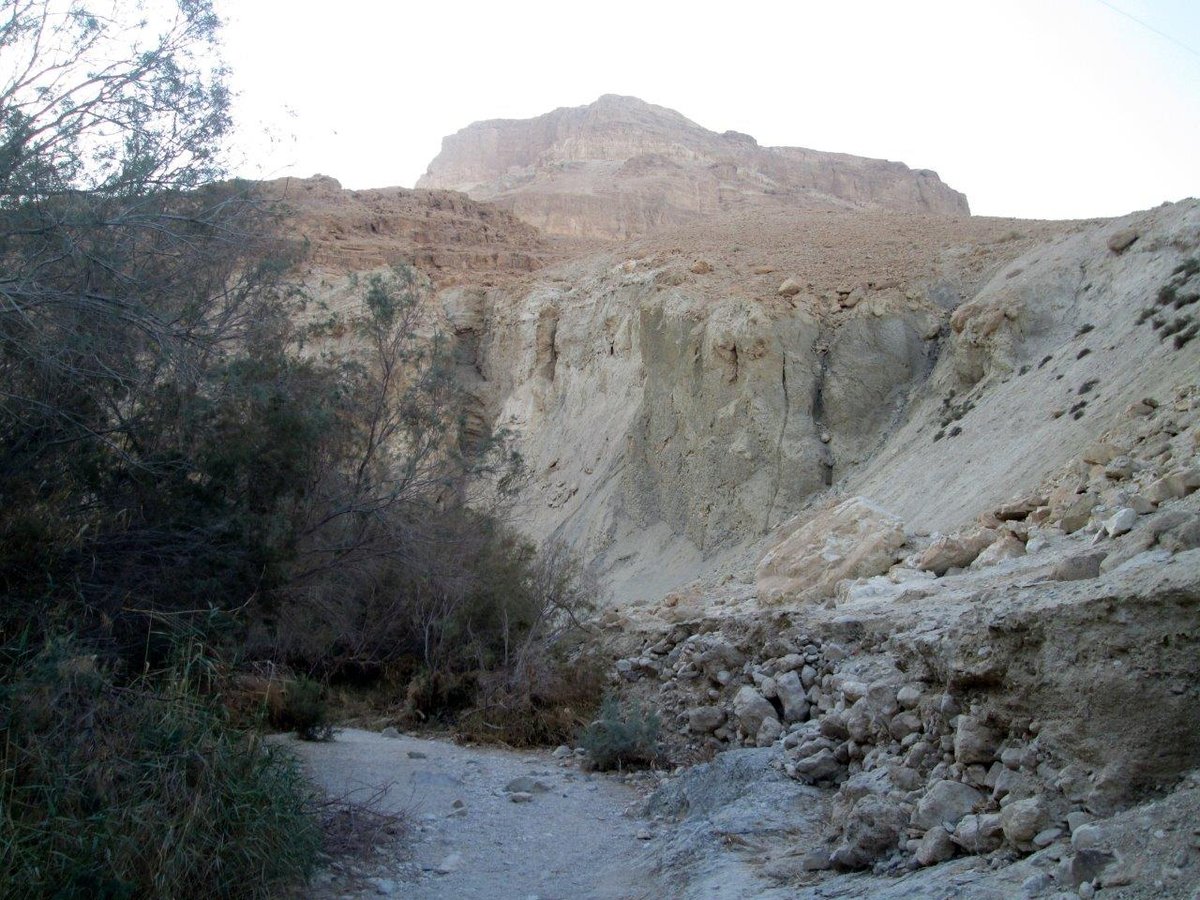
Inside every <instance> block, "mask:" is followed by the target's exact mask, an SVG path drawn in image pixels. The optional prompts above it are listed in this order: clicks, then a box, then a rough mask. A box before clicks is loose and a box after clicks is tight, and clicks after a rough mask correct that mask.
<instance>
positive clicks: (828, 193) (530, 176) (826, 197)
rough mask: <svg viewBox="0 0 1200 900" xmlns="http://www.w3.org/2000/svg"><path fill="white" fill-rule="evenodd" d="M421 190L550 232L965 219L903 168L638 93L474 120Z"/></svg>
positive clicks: (954, 197)
mask: <svg viewBox="0 0 1200 900" xmlns="http://www.w3.org/2000/svg"><path fill="white" fill-rule="evenodd" d="M417 186H418V187H424V188H447V189H450V190H456V191H463V192H465V193H467V194H469V195H470V196H471V197H473V198H475V199H477V200H488V201H491V202H494V203H495V204H496V205H498V206H500V207H502V208H505V209H508V210H511V211H512V212H513V213H514V214H515V215H516V216H518V217H519V218H521V219H523V220H524V221H526V222H530V223H531V224H533V225H536V226H537V227H538V228H540V229H542V230H544V231H545V232H547V233H550V234H563V235H574V236H584V237H595V238H628V237H637V236H641V235H645V234H648V233H651V232H654V231H658V230H661V229H664V228H670V227H672V226H676V225H681V224H685V223H688V222H694V221H699V220H702V219H704V218H705V217H709V216H712V215H713V214H717V213H723V212H729V211H733V210H745V209H789V210H796V211H800V210H810V211H811V210H819V209H887V210H895V211H901V212H913V213H933V214H937V215H954V216H965V215H967V214H968V212H969V211H968V207H967V200H966V197H964V196H963V195H962V194H960V193H958V192H957V191H955V190H952V189H951V188H949V187H947V186H946V185H945V184H943V183H942V181H941V180H940V179H939V178H938V177H937V175H936V173H934V172H930V171H928V170H924V169H919V170H913V169H910V168H908V167H907V166H905V165H903V164H902V163H896V162H888V161H886V160H879V159H864V158H862V157H857V156H849V155H845V154H840V153H822V152H818V151H815V150H805V149H801V148H796V147H760V146H758V144H757V143H756V142H755V140H754V139H753V138H752V137H750V136H749V135H745V134H740V133H737V132H731V131H730V132H725V133H724V134H718V133H716V132H713V131H709V130H707V129H705V128H702V127H701V126H699V125H697V124H696V123H694V122H692V121H690V120H688V119H686V118H685V117H684V116H682V115H680V114H679V113H677V112H675V111H673V110H670V109H665V108H663V107H661V106H654V105H652V104H649V103H645V102H643V101H641V100H638V99H636V98H633V97H619V96H615V95H611V94H610V95H605V96H603V97H601V98H600V99H599V100H597V101H596V102H594V103H592V104H589V105H587V106H581V107H574V108H562V109H556V110H554V111H553V112H549V113H546V114H545V115H542V116H538V117H537V118H534V119H524V120H512V119H496V120H491V121H486V122H477V123H475V124H473V125H470V126H468V127H466V128H464V129H463V130H461V131H459V132H457V133H456V134H453V135H450V136H449V137H447V138H445V139H444V140H443V142H442V151H441V153H440V154H438V156H437V158H436V159H434V160H433V162H431V163H430V165H429V170H428V171H427V172H426V173H425V175H424V176H422V178H421V179H420V180H419V181H418V183H417Z"/></svg>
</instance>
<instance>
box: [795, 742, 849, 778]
mask: <svg viewBox="0 0 1200 900" xmlns="http://www.w3.org/2000/svg"><path fill="white" fill-rule="evenodd" d="M841 770H842V764H841V763H840V762H838V760H837V757H836V756H834V755H833V751H832V750H830V749H829V748H827V747H823V748H822V749H820V750H818V751H817V752H816V753H814V754H812V755H811V756H807V757H805V758H803V759H797V760H796V761H795V762H793V763H790V764H789V770H788V774H789V775H792V777H794V778H799V779H800V780H801V781H806V782H808V783H810V784H811V783H813V782H817V781H824V780H826V779H828V778H832V777H833V776H834V775H836V774H838V773H839V772H841Z"/></svg>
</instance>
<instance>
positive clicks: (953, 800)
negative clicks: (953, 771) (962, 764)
mask: <svg viewBox="0 0 1200 900" xmlns="http://www.w3.org/2000/svg"><path fill="white" fill-rule="evenodd" d="M983 800H984V796H983V794H982V793H980V792H979V791H977V790H975V788H973V787H971V786H970V785H969V784H963V783H962V782H961V781H949V780H944V781H937V782H934V784H933V786H932V787H931V788H930V789H929V790H928V791H927V792H926V794H925V796H924V797H922V798H921V800H920V802H919V803H917V808H916V809H915V810H914V811H913V814H912V824H913V825H914V826H915V827H917V828H920V829H922V830H927V829H930V828H934V827H938V826H949V827H950V828H954V827H955V826H956V825H958V823H959V822H960V821H961V820H962V818H963V817H964V816H967V815H969V814H970V813H972V812H974V811H975V807H976V806H978V805H980V804H981V803H983Z"/></svg>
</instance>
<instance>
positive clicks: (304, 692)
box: [279, 678, 333, 741]
mask: <svg viewBox="0 0 1200 900" xmlns="http://www.w3.org/2000/svg"><path fill="white" fill-rule="evenodd" d="M279 725H280V726H282V727H283V728H291V729H294V730H295V732H296V736H297V737H299V738H300V740H302V741H330V740H333V724H332V723H331V722H330V721H329V706H328V704H327V703H326V699H325V688H324V687H323V686H322V684H321V682H319V681H316V680H314V679H312V678H297V679H295V680H294V681H290V682H288V684H287V686H286V687H285V688H284V691H283V708H282V709H281V710H280V716H279Z"/></svg>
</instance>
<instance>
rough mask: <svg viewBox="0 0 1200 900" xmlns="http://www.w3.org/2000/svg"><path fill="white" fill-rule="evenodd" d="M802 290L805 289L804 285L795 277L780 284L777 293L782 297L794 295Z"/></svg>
mask: <svg viewBox="0 0 1200 900" xmlns="http://www.w3.org/2000/svg"><path fill="white" fill-rule="evenodd" d="M802 290H804V285H802V284H801V283H800V282H798V281H797V280H796V279H794V278H788V279H786V280H785V281H784V282H783V283H782V284H780V285H779V287H778V288H777V289H776V291H775V293H777V294H778V295H779V296H780V297H794V296H796V295H797V294H798V293H800V292H801V291H802Z"/></svg>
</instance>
